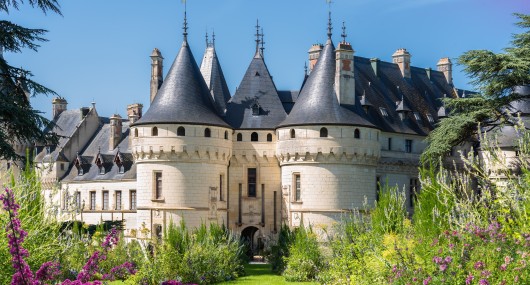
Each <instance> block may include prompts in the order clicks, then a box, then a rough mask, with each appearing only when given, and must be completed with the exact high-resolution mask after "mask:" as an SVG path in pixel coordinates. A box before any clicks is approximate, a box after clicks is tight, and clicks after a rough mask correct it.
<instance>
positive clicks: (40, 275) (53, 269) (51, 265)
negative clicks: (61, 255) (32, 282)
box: [35, 261, 61, 283]
mask: <svg viewBox="0 0 530 285" xmlns="http://www.w3.org/2000/svg"><path fill="white" fill-rule="evenodd" d="M59 274H61V271H60V270H59V263H58V262H52V261H48V262H45V263H43V264H42V265H41V267H40V268H39V270H37V272H36V273H35V277H36V279H37V280H38V281H40V282H42V283H44V282H45V281H49V280H53V279H55V278H56V277H57V276H59Z"/></svg>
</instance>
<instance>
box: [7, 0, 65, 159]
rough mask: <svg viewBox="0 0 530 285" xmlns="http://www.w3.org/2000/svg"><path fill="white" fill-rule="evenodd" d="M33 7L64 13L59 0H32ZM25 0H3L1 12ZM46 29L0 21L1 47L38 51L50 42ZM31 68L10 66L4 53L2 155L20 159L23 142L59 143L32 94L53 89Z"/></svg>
mask: <svg viewBox="0 0 530 285" xmlns="http://www.w3.org/2000/svg"><path fill="white" fill-rule="evenodd" d="M27 2H28V4H30V5H31V6H32V7H37V8H39V9H40V10H41V11H42V12H43V13H47V12H48V11H51V12H53V13H57V14H61V11H60V9H59V4H58V2H57V0H29V1H27ZM23 3H24V1H21V0H1V1H0V11H3V12H6V13H9V12H10V11H13V10H18V9H19V5H22V4H23ZM46 32H47V31H46V30H43V29H29V28H25V27H22V26H19V25H17V24H15V23H12V22H10V21H6V20H0V47H2V48H3V50H5V51H8V52H14V53H20V52H21V51H22V50H23V49H24V48H29V49H32V50H35V51H36V50H37V48H38V47H39V45H38V42H43V41H46V39H44V38H43V35H44V34H45V33H46ZM31 76H32V74H31V72H30V71H28V70H26V69H23V68H17V67H13V66H11V65H9V64H8V63H7V61H6V60H5V59H4V57H3V56H0V93H1V95H2V96H0V125H2V128H0V158H3V159H13V160H20V159H21V158H22V157H21V154H17V153H16V151H15V149H14V147H13V145H14V144H17V143H18V144H20V143H26V144H27V143H33V142H35V141H39V142H50V143H53V142H56V141H57V137H56V136H55V135H53V134H50V133H48V131H47V130H45V128H46V127H50V126H51V122H50V121H49V120H47V119H46V118H44V117H43V116H41V112H39V111H37V110H34V109H33V108H32V107H31V105H30V102H29V98H28V96H29V95H30V94H31V93H32V94H33V95H35V94H55V92H53V91H52V90H50V89H48V88H46V87H44V86H42V85H40V84H38V83H37V82H35V81H33V80H31V79H29V77H31Z"/></svg>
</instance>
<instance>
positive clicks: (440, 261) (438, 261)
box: [432, 256, 443, 264]
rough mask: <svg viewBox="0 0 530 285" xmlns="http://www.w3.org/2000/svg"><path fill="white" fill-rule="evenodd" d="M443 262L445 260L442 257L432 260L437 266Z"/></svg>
mask: <svg viewBox="0 0 530 285" xmlns="http://www.w3.org/2000/svg"><path fill="white" fill-rule="evenodd" d="M442 260H443V259H442V258H441V257H439V256H435V257H433V258H432V261H433V262H434V263H436V264H440V263H442Z"/></svg>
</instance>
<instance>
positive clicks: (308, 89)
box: [279, 38, 374, 127]
mask: <svg viewBox="0 0 530 285" xmlns="http://www.w3.org/2000/svg"><path fill="white" fill-rule="evenodd" d="M334 84H335V47H334V45H333V42H332V41H331V39H329V38H328V41H327V43H326V45H325V46H324V49H323V50H322V52H321V53H320V57H319V59H318V62H317V64H316V65H315V68H314V69H313V71H312V72H311V74H310V75H309V77H308V78H307V81H306V82H305V84H304V87H303V88H302V91H301V92H300V95H299V96H298V98H297V99H296V103H295V104H294V107H293V109H292V110H291V112H290V113H289V116H288V117H287V119H286V120H285V121H283V122H282V123H281V124H280V125H279V127H286V126H294V125H363V126H369V127H373V126H374V125H373V124H372V123H370V122H369V121H368V120H366V119H365V118H363V117H361V116H360V115H359V114H358V112H359V108H355V107H354V108H351V109H348V108H346V107H343V106H341V105H340V104H339V101H338V99H337V96H336V94H335V87H334Z"/></svg>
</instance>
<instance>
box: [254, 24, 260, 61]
mask: <svg viewBox="0 0 530 285" xmlns="http://www.w3.org/2000/svg"><path fill="white" fill-rule="evenodd" d="M259 28H260V25H259V19H256V34H255V36H256V55H259V44H260V41H261V34H260V32H259Z"/></svg>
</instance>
